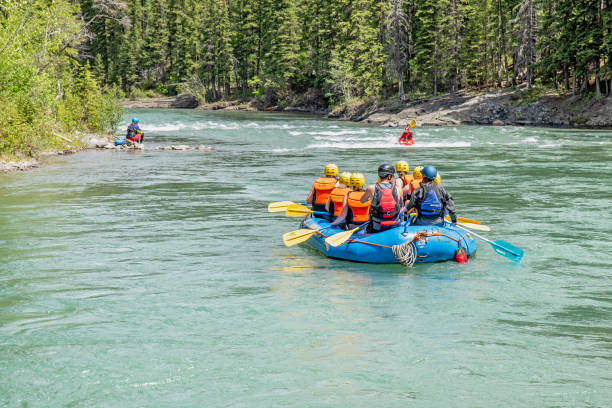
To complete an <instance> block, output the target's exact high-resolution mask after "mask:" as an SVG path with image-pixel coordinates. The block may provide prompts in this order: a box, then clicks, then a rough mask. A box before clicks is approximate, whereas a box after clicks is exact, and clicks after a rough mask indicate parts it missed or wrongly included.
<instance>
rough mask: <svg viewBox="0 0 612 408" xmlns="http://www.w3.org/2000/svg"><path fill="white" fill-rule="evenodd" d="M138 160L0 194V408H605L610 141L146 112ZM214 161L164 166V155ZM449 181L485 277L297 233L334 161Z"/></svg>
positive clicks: (16, 182) (63, 165)
mask: <svg viewBox="0 0 612 408" xmlns="http://www.w3.org/2000/svg"><path fill="white" fill-rule="evenodd" d="M128 114H129V115H127V116H126V117H125V120H126V121H125V123H124V124H123V125H126V124H127V119H128V118H129V117H131V116H133V115H138V116H139V118H140V120H141V123H142V127H143V129H144V131H145V133H146V135H147V140H146V143H147V147H148V149H147V150H145V151H143V152H135V153H131V152H125V151H118V152H114V151H113V152H109V151H89V152H83V153H79V154H76V155H74V156H70V157H57V158H54V159H51V160H50V161H49V162H48V163H47V164H46V165H44V166H43V167H41V168H38V169H34V170H32V171H29V172H26V173H18V174H10V175H4V176H0V210H1V211H0V372H2V380H1V381H0V405H1V406H7V407H16V406H23V407H26V406H27V407H51V406H70V407H93V406H96V407H98V406H100V407H101V406H104V407H266V408H267V407H287V406H294V407H466V408H471V407H609V406H610V404H611V401H612V391H611V390H612V387H611V386H610V385H611V384H612V285H611V283H610V282H611V279H610V273H611V269H612V268H611V266H612V262H611V261H610V257H611V256H612V245H611V244H610V238H611V234H610V230H611V229H612V216H611V212H610V204H611V199H612V181H611V180H612V165H611V163H610V160H611V158H612V133H610V132H597V131H574V130H554V129H534V128H516V127H446V128H427V127H424V128H421V127H417V128H416V131H415V139H416V142H417V143H416V145H415V146H413V147H411V148H410V149H406V148H405V147H400V146H399V145H397V144H396V143H395V141H396V140H397V137H398V136H399V133H400V132H401V130H398V129H388V128H384V129H383V128H379V127H372V126H367V125H363V124H355V123H345V122H338V121H330V120H325V119H321V118H317V117H308V116H297V115H286V114H268V113H265V114H264V113H240V112H201V111H179V110H155V111H153V110H142V111H133V112H128ZM170 144H187V145H191V146H196V145H199V144H205V145H210V146H213V147H214V148H215V150H214V151H210V152H208V151H198V150H193V151H184V152H181V151H156V150H154V149H153V148H154V147H155V146H157V145H170ZM400 159H405V160H408V161H409V162H410V166H411V168H412V167H413V166H414V165H420V164H428V163H429V164H434V165H436V166H437V167H438V169H439V171H440V173H441V175H442V180H443V183H444V185H445V186H446V187H447V189H448V190H449V191H450V192H451V193H452V194H453V196H454V198H455V202H456V205H457V208H458V213H459V215H462V216H464V217H468V218H473V219H477V220H480V221H482V222H483V223H484V224H486V225H489V226H490V227H491V228H492V231H491V232H489V233H486V234H485V235H486V236H487V237H489V238H490V239H503V240H506V241H508V242H511V243H512V244H514V245H516V246H518V247H520V248H523V249H524V250H525V257H524V259H523V261H522V263H520V264H517V263H513V262H511V261H509V260H507V259H506V258H504V257H502V256H500V255H498V254H496V253H495V252H493V250H492V248H491V247H490V246H489V245H488V244H487V243H485V242H482V241H479V243H478V245H479V248H478V252H477V255H476V257H474V258H472V259H470V262H469V264H467V265H459V264H456V263H454V262H446V263H438V264H431V265H418V266H416V267H414V268H406V267H403V266H400V265H382V266H381V265H369V264H360V263H351V262H345V261H340V260H330V259H327V258H325V257H323V256H322V255H321V254H319V253H317V252H315V251H313V250H310V249H307V248H305V247H303V246H297V247H292V248H285V247H284V246H283V244H282V240H281V235H282V234H283V233H284V232H287V231H291V230H294V229H297V228H298V220H297V219H295V218H286V217H284V216H283V215H282V214H268V213H267V211H266V207H267V204H268V203H269V202H271V201H280V200H294V201H297V202H300V201H303V199H304V198H305V196H306V193H307V192H308V190H309V188H310V185H311V184H312V181H313V180H314V179H315V178H316V177H318V176H319V174H320V173H321V171H322V168H323V166H324V165H325V164H326V163H328V162H334V163H337V164H338V165H339V166H340V168H341V170H350V171H357V170H359V171H362V172H364V173H365V174H366V179H367V181H368V182H373V181H374V180H375V170H376V168H377V167H378V165H379V164H380V163H382V162H389V163H394V162H395V161H397V160H400Z"/></svg>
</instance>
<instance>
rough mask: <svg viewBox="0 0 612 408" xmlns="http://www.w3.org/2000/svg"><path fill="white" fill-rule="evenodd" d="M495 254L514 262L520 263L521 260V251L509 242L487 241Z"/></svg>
mask: <svg viewBox="0 0 612 408" xmlns="http://www.w3.org/2000/svg"><path fill="white" fill-rule="evenodd" d="M488 242H489V243H490V244H491V246H492V247H493V249H494V250H495V252H497V253H498V254H500V255H502V256H505V257H506V258H508V259H511V260H513V261H514V262H521V259H523V254H524V252H523V250H522V249H521V248H518V247H515V246H514V245H512V244H511V243H509V242H506V241H501V240H500V241H488Z"/></svg>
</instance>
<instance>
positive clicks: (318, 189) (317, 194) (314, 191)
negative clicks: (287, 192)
mask: <svg viewBox="0 0 612 408" xmlns="http://www.w3.org/2000/svg"><path fill="white" fill-rule="evenodd" d="M338 172H339V170H338V166H336V165H335V164H331V163H330V164H328V165H327V166H325V169H324V170H323V174H324V175H325V177H319V178H318V179H316V180H315V182H314V184H313V185H312V188H311V189H310V193H308V197H306V202H307V203H308V204H312V210H313V211H325V204H327V199H328V198H329V195H330V194H331V192H332V190H333V189H334V188H336V185H337V184H338V179H337V177H338Z"/></svg>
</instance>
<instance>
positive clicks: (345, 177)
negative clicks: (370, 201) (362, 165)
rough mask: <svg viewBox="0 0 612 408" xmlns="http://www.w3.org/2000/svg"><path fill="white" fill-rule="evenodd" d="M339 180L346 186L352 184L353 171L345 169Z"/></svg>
mask: <svg viewBox="0 0 612 408" xmlns="http://www.w3.org/2000/svg"><path fill="white" fill-rule="evenodd" d="M338 181H339V182H340V184H344V185H345V186H350V185H351V173H350V172H348V171H343V172H342V174H340V179H339V180H338Z"/></svg>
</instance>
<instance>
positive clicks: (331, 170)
mask: <svg viewBox="0 0 612 408" xmlns="http://www.w3.org/2000/svg"><path fill="white" fill-rule="evenodd" d="M338 171H339V170H338V166H336V165H335V164H332V163H330V164H328V165H327V166H325V170H323V173H324V174H325V175H326V176H331V177H336V176H337V175H338Z"/></svg>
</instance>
